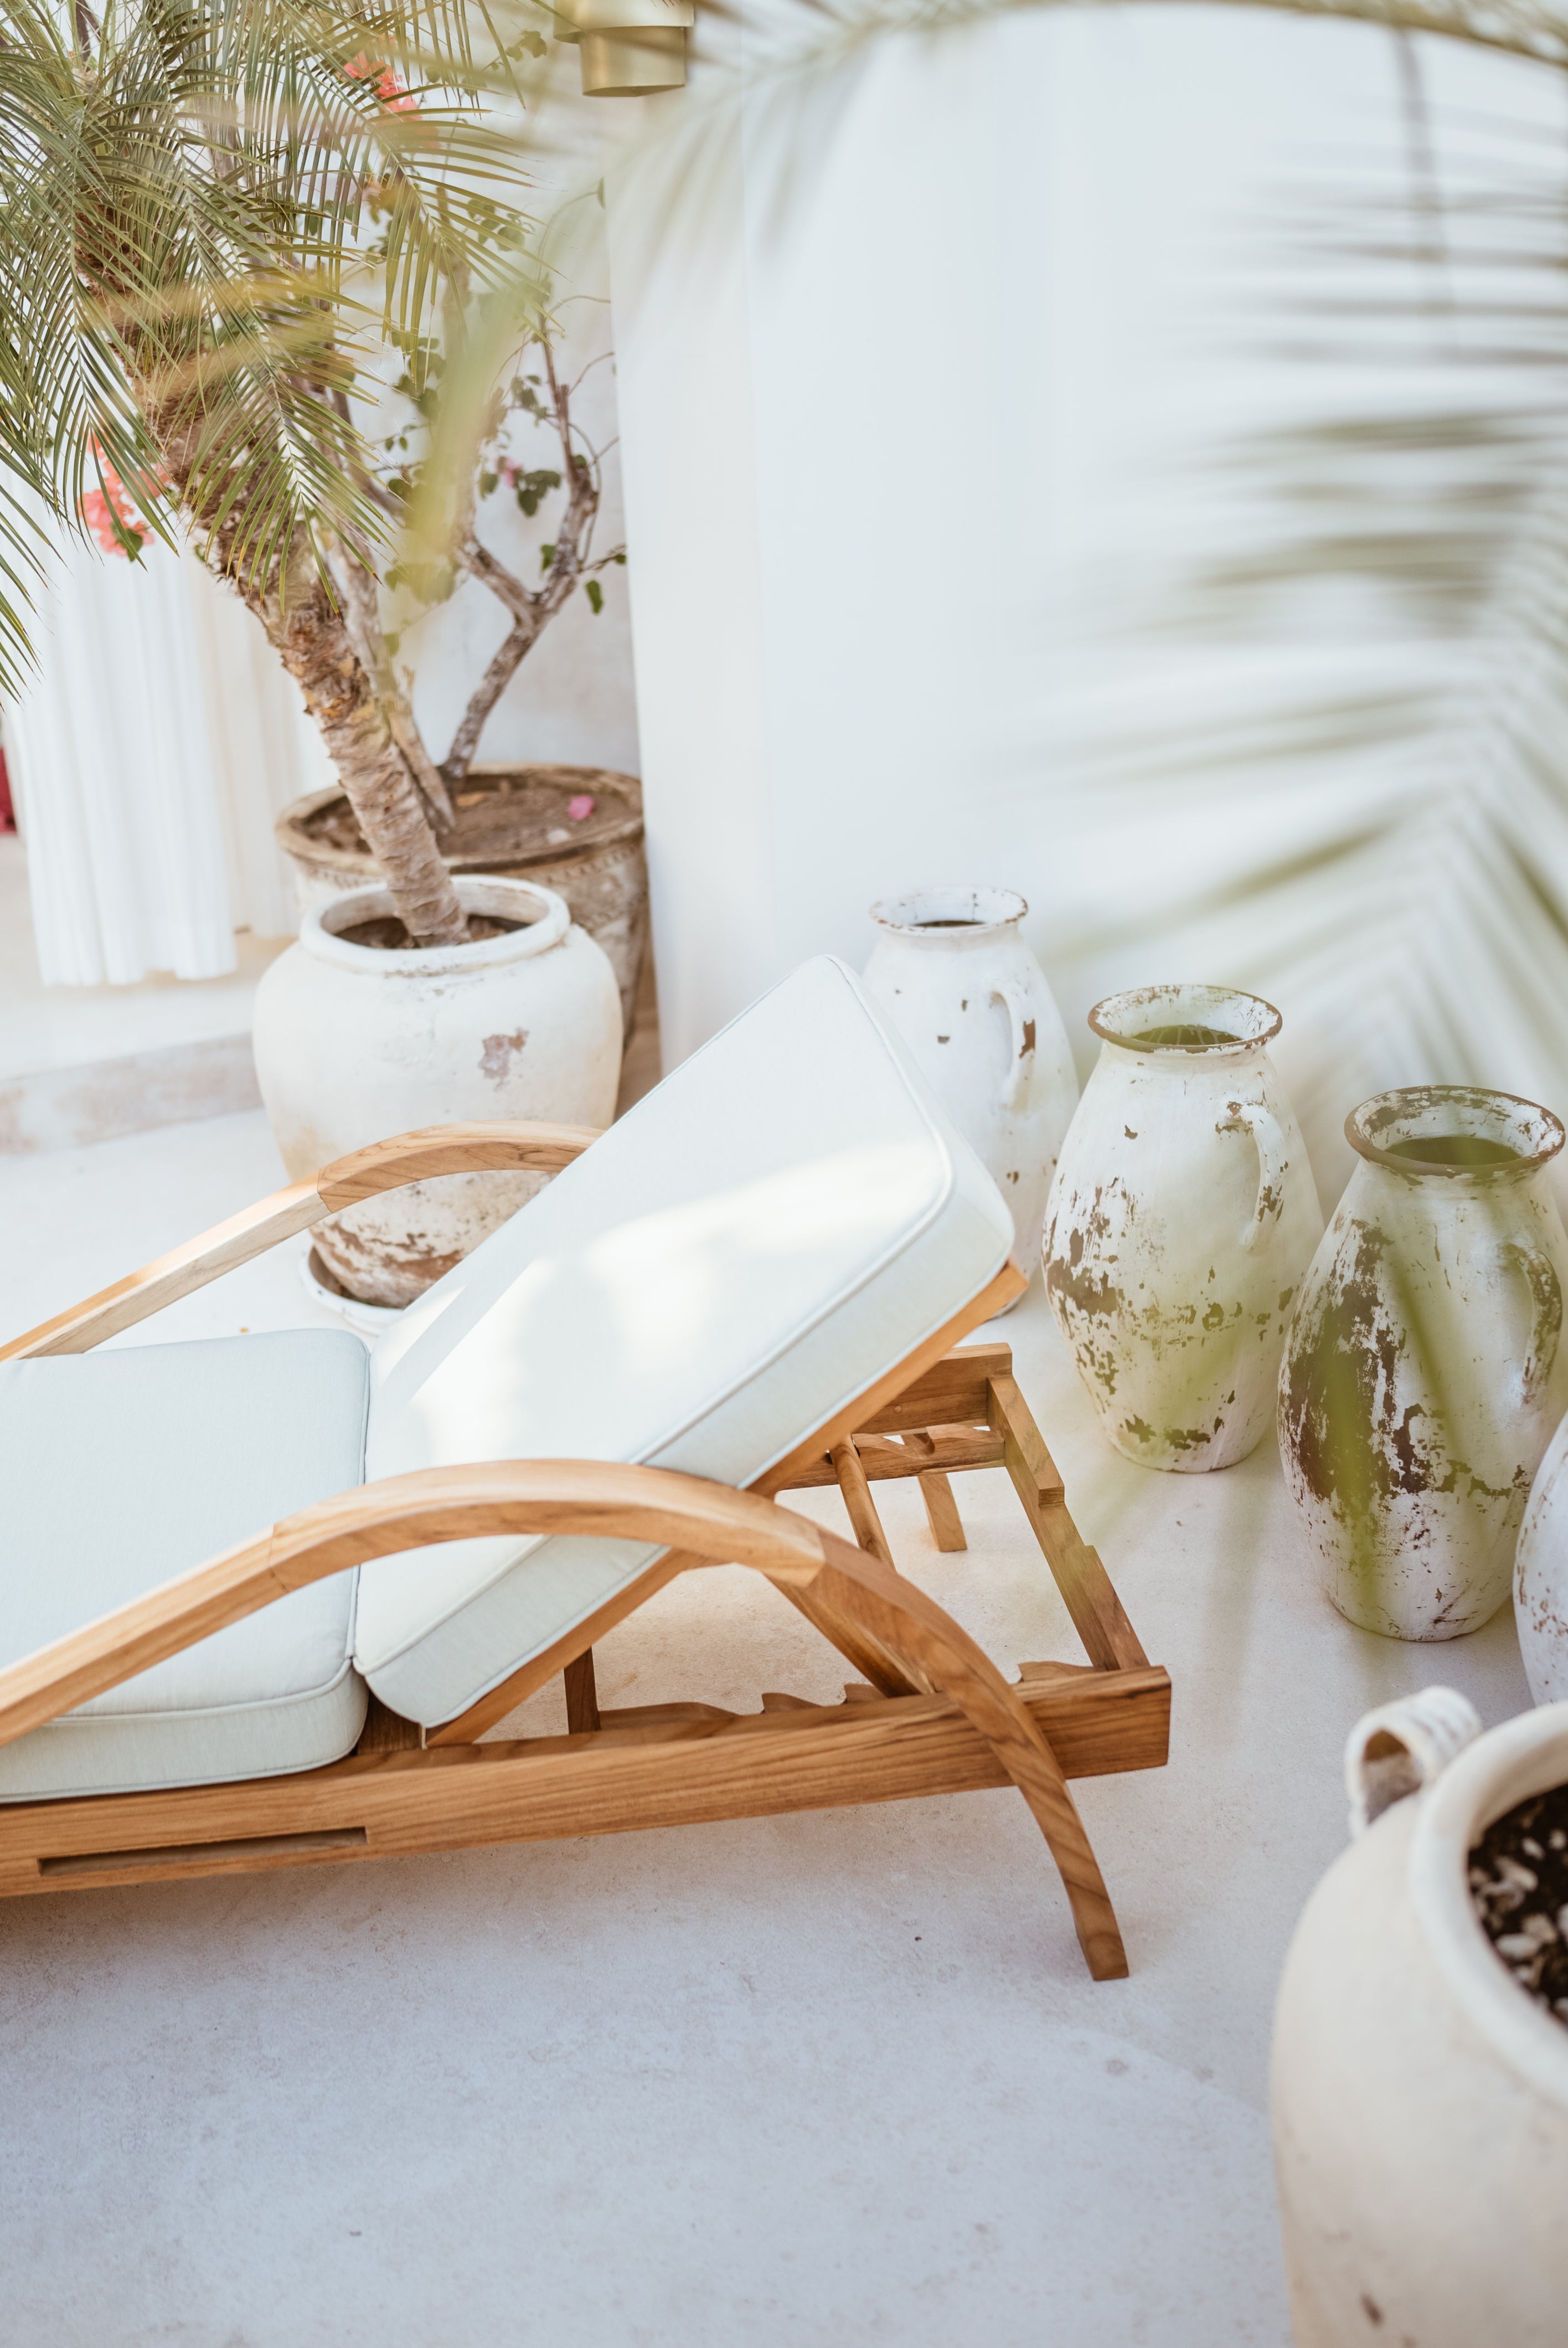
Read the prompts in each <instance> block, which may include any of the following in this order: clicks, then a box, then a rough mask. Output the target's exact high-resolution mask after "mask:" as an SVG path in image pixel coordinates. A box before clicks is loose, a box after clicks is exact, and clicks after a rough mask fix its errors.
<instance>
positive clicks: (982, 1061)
mask: <svg viewBox="0 0 1568 2348" xmlns="http://www.w3.org/2000/svg"><path fill="white" fill-rule="evenodd" d="M1028 911H1029V907H1028V905H1027V903H1026V902H1025V901H1024V900H1023V898H1021V897H1018V896H1015V895H1014V894H1013V892H1012V891H1011V890H1010V889H958V888H948V889H917V890H914V891H911V892H910V893H909V894H908V895H907V896H904V897H887V898H885V899H884V900H883V901H882V902H881V903H880V904H876V905H873V906H872V908H871V918H872V920H873V921H874V922H876V924H877V926H878V928H879V930H880V932H881V935H880V936H879V937H878V939H877V941H876V947H875V949H874V950H873V953H872V955H871V959H870V961H869V962H868V963H866V985H867V987H868V988H869V990H870V992H871V993H872V994H874V995H875V996H876V1000H877V1002H878V1003H879V1004H881V1005H882V1007H883V1009H884V1010H885V1011H886V1013H887V1015H888V1017H889V1018H890V1019H891V1020H892V1022H893V1025H894V1026H895V1027H897V1030H898V1033H899V1034H900V1035H902V1036H903V1038H904V1040H905V1042H906V1043H907V1045H908V1046H909V1049H910V1051H911V1053H912V1054H913V1055H914V1056H915V1058H916V1059H917V1061H918V1063H919V1065H920V1066H921V1068H922V1069H923V1070H924V1071H925V1073H926V1075H927V1077H928V1078H929V1079H930V1082H931V1086H932V1089H933V1090H934V1091H935V1093H936V1095H937V1097H938V1100H940V1102H941V1103H942V1106H943V1107H944V1108H945V1109H946V1110H947V1112H948V1116H949V1117H951V1118H952V1120H953V1123H954V1124H955V1125H956V1126H957V1127H958V1131H959V1132H960V1133H961V1134H962V1135H963V1137H964V1138H965V1140H966V1141H968V1144H969V1146H970V1148H972V1149H973V1150H974V1152H975V1154H976V1156H977V1157H978V1158H979V1159H980V1162H981V1164H982V1165H983V1166H984V1167H985V1169H986V1170H987V1172H988V1173H989V1175H990V1177H991V1179H992V1180H993V1181H994V1182H995V1184H996V1186H997V1188H998V1189H999V1191H1000V1192H1001V1194H1002V1197H1003V1198H1004V1199H1005V1200H1007V1202H1008V1206H1009V1209H1010V1210H1011V1213H1012V1220H1013V1230H1014V1231H1015V1232H1016V1234H1017V1254H1018V1260H1019V1262H1020V1264H1021V1265H1022V1266H1023V1268H1024V1270H1025V1272H1033V1270H1034V1267H1035V1263H1036V1262H1037V1261H1038V1259H1039V1255H1040V1225H1041V1223H1042V1222H1043V1220H1044V1219H1045V1200H1046V1193H1047V1192H1048V1191H1049V1189H1050V1179H1051V1176H1052V1175H1053V1174H1054V1173H1055V1171H1056V1161H1057V1156H1058V1153H1059V1152H1060V1150H1061V1144H1062V1140H1063V1138H1064V1136H1065V1135H1066V1132H1067V1128H1068V1126H1069V1125H1070V1124H1071V1120H1072V1112H1073V1110H1074V1108H1075V1107H1077V1104H1078V1078H1077V1076H1076V1074H1075V1073H1074V1070H1073V1066H1072V1054H1071V1051H1070V1050H1069V1049H1068V1043H1067V1030H1066V1029H1065V1027H1063V1025H1062V1024H1061V1012H1060V1011H1058V1009H1057V1007H1056V1001H1055V998H1054V996H1053V995H1052V994H1051V992H1050V986H1049V985H1048V984H1047V983H1046V976H1045V973H1044V972H1043V971H1042V970H1041V968H1040V964H1039V963H1038V962H1036V960H1035V958H1034V956H1033V954H1032V953H1030V950H1029V948H1028V946H1026V945H1025V943H1024V942H1023V940H1022V938H1021V937H1020V934H1019V927H1018V925H1019V923H1020V922H1021V921H1022V919H1023V917H1024V915H1025V914H1026V913H1027V912H1028Z"/></svg>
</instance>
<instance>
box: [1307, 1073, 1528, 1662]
mask: <svg viewBox="0 0 1568 2348" xmlns="http://www.w3.org/2000/svg"><path fill="white" fill-rule="evenodd" d="M1345 1131H1346V1133H1347V1135H1348V1138H1349V1140H1350V1143H1351V1145H1352V1147H1353V1148H1354V1149H1355V1150H1356V1153H1357V1157H1358V1160H1359V1162H1358V1165H1357V1168H1356V1171H1355V1173H1354V1174H1353V1175H1352V1176H1351V1178H1350V1181H1349V1183H1348V1186H1347V1188H1346V1191H1345V1195H1344V1197H1343V1198H1342V1199H1341V1200H1340V1201H1339V1204H1338V1207H1337V1209H1336V1210H1335V1215H1334V1220H1333V1221H1332V1223H1331V1224H1330V1225H1329V1227H1328V1231H1327V1234H1326V1236H1325V1238H1324V1241H1323V1245H1322V1247H1321V1248H1320V1249H1319V1250H1318V1252H1317V1259H1316V1261H1315V1262H1314V1263H1313V1266H1312V1269H1311V1271H1310V1272H1309V1273H1308V1274H1307V1280H1306V1282H1305V1283H1304V1285H1303V1288H1302V1292H1301V1300H1300V1303H1299V1304H1298V1305H1297V1307H1296V1316H1295V1319H1294V1321H1293V1322H1292V1323H1291V1330H1290V1337H1289V1341H1288V1343H1287V1344H1286V1352H1285V1360H1284V1363H1283V1365H1282V1366H1281V1370H1280V1381H1279V1444H1280V1450H1281V1452H1282V1454H1283V1456H1284V1460H1285V1474H1286V1484H1287V1485H1288V1487H1289V1489H1290V1494H1291V1498H1293V1500H1294V1501H1295V1503H1296V1513H1297V1515H1298V1517H1299V1519H1300V1520H1301V1523H1302V1525H1303V1528H1304V1529H1305V1531H1306V1534H1307V1540H1308V1543H1309V1544H1310V1547H1311V1549H1312V1550H1313V1553H1314V1555H1315V1558H1316V1560H1317V1570H1318V1575H1319V1579H1320V1581H1321V1582H1322V1586H1323V1588H1324V1590H1325V1591H1326V1593H1327V1596H1328V1597H1329V1598H1330V1599H1332V1601H1333V1602H1334V1604H1335V1605H1336V1606H1337V1608H1338V1609H1339V1612H1341V1613H1342V1614H1345V1615H1348V1618H1349V1620H1350V1621H1351V1622H1355V1623H1358V1624H1359V1626H1360V1627H1361V1629H1362V1630H1364V1631H1379V1632H1382V1633H1383V1635H1384V1636H1385V1637H1387V1638H1394V1639H1458V1638H1462V1637H1463V1636H1464V1635H1465V1633H1466V1632H1471V1631H1479V1630H1480V1628H1481V1624H1482V1623H1483V1622H1489V1621H1490V1620H1491V1616H1492V1615H1493V1614H1495V1613H1496V1612H1497V1610H1498V1608H1499V1607H1500V1606H1502V1605H1504V1604H1505V1603H1506V1602H1507V1599H1508V1592H1509V1584H1510V1580H1511V1577H1512V1572H1513V1568H1514V1550H1515V1545H1516V1542H1517V1540H1518V1536H1519V1530H1520V1520H1521V1519H1522V1516H1523V1514H1524V1506H1525V1500H1526V1498H1527V1496H1528V1494H1529V1491H1530V1486H1531V1479H1532V1477H1533V1476H1534V1474H1535V1471H1536V1469H1537V1468H1539V1466H1540V1465H1541V1460H1542V1454H1543V1453H1544V1452H1545V1450H1546V1447H1547V1445H1548V1444H1549V1443H1550V1441H1551V1439H1552V1436H1553V1431H1554V1429H1555V1428H1556V1426H1557V1424H1558V1421H1559V1420H1560V1419H1561V1418H1562V1416H1563V1411H1564V1410H1565V1409H1568V1354H1563V1353H1562V1352H1561V1350H1560V1347H1559V1343H1558V1340H1559V1337H1560V1335H1561V1332H1562V1324H1563V1285H1564V1282H1568V1238H1565V1237H1564V1234H1563V1223H1562V1220H1561V1218H1560V1217H1559V1215H1558V1212H1557V1208H1556V1205H1555V1203H1554V1201H1553V1197H1552V1193H1551V1191H1550V1189H1548V1187H1547V1181H1546V1173H1545V1169H1546V1168H1547V1166H1548V1165H1549V1163H1550V1162H1551V1160H1552V1159H1553V1157H1555V1155H1556V1153H1557V1152H1558V1150H1559V1149H1561V1148H1562V1147H1563V1127H1562V1126H1561V1125H1560V1124H1559V1122H1558V1120H1557V1118H1556V1117H1553V1114H1552V1112H1551V1110H1550V1109H1545V1108H1542V1107H1538V1106H1537V1105H1536V1104H1535V1103H1534V1102H1532V1101H1526V1100H1520V1099H1518V1098H1517V1097H1515V1096H1514V1095H1513V1094H1512V1093H1499V1092H1491V1091H1488V1090H1485V1089H1483V1088H1482V1087H1481V1086H1472V1085H1414V1086H1408V1087H1407V1088H1405V1089H1404V1090H1402V1091H1399V1092H1389V1093H1378V1094H1377V1095H1375V1096H1374V1097H1373V1098H1372V1099H1371V1100H1368V1101H1363V1102H1362V1104H1361V1106H1360V1107H1359V1108H1358V1109H1355V1110H1353V1111H1352V1113H1351V1115H1350V1116H1349V1117H1348V1118H1347V1119H1346V1124H1345Z"/></svg>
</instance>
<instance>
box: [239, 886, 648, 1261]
mask: <svg viewBox="0 0 1568 2348" xmlns="http://www.w3.org/2000/svg"><path fill="white" fill-rule="evenodd" d="M455 886H456V891H457V894H458V897H459V899H460V900H461V901H462V903H463V905H464V907H465V909H466V911H468V912H470V913H489V914H493V915H495V916H497V917H498V918H500V919H502V920H507V921H511V922H518V923H519V924H521V926H520V927H518V928H517V929H513V930H510V931H507V932H503V933H502V934H501V935H499V936H497V937H491V938H484V939H480V940H478V941H477V942H475V943H473V944H469V945H456V946H430V947H421V948H417V949H415V950H413V951H409V952H402V953H399V952H387V951H386V950H384V949H383V948H381V947H376V946H369V945H362V944H359V943H356V942H354V941H353V940H351V939H349V938H346V937H344V936H343V935H342V934H341V932H343V931H344V930H347V929H351V928H354V927H355V926H357V925H358V924H360V923H363V922H370V921H374V920H377V919H380V918H384V917H385V916H388V915H390V914H391V913H392V911H393V904H392V899H391V897H390V896H389V895H388V893H387V891H385V890H384V889H354V890H351V891H349V892H348V893H347V894H346V895H344V896H341V897H338V898H336V899H335V900H334V901H333V902H332V903H331V904H330V905H325V906H323V907H320V908H318V910H317V911H315V912H313V913H309V914H307V915H306V917H305V919H304V922H303V923H302V927H301V930H300V935H299V939H298V941H297V942H296V943H295V944H293V945H292V946H290V947H289V948H288V950H287V952H286V953H282V954H281V955H280V956H279V958H278V960H277V961H276V962H275V963H273V964H272V967H271V969H270V970H269V971H268V972H267V973H266V975H265V976H264V977H263V979H262V981H261V986H260V988H259V989H258V991H257V996H256V1012H255V1034H254V1040H255V1050H256V1074H257V1076H258V1078H259V1080H260V1083H261V1098H262V1100H263V1101H264V1102H265V1104H266V1108H267V1115H268V1117H269V1118H270V1119H271V1121H272V1131H273V1134H274V1136H275V1137H276V1139H277V1143H278V1148H280V1150H281V1151H282V1157H283V1162H284V1164H285V1165H286V1166H287V1168H288V1169H289V1172H290V1174H291V1175H292V1177H293V1178H294V1179H295V1180H299V1179H302V1177H304V1176H306V1175H309V1174H312V1173H313V1172H314V1171H315V1169H316V1168H317V1167H318V1166H322V1165H324V1164H325V1163H326V1162H327V1160H328V1159H333V1158H341V1157H342V1156H343V1155H344V1153H345V1152H346V1151H348V1150H351V1149H359V1148H364V1146H365V1144H366V1143H368V1142H372V1141H381V1140H384V1139H385V1138H387V1137H388V1136H389V1135H391V1134H395V1133H406V1132H409V1131H411V1130H412V1129H413V1128H415V1127H417V1126H427V1125H446V1124H451V1123H458V1122H462V1121H464V1120H474V1119H477V1120H488V1119H492V1118H497V1117H533V1118H539V1119H543V1120H546V1121H548V1122H551V1123H558V1124H564V1125H586V1126H596V1127H604V1126H607V1125H608V1124H609V1123H610V1119H611V1117H613V1116H614V1114H615V1096H616V1090H617V1086H618V1085H619V1082H620V994H619V991H618V989H617V986H616V983H615V973H614V972H613V970H612V969H611V968H610V963H609V961H608V959H607V958H606V956H605V955H604V954H603V953H601V952H600V948H599V947H598V946H597V945H595V943H594V942H593V940H592V939H591V938H590V937H589V936H588V935H587V934H586V933H585V932H583V931H581V930H579V929H578V928H576V927H575V926H574V925H573V923H572V921H571V916H570V914H569V911H568V910H567V907H566V905H565V903H564V901H562V900H561V899H560V898H559V897H558V896H556V895H555V894H554V892H553V891H550V890H548V889H540V888H538V887H535V886H534V885H533V884H532V883H531V882H528V881H524V880H499V879H486V878H479V877H472V878H470V877H467V876H460V877H458V878H457V879H456V882H455ZM546 1180H548V1176H545V1175H541V1174H447V1175H443V1176H440V1177H439V1178H438V1179H436V1180H433V1181H428V1182H415V1183H411V1184H410V1185H409V1186H408V1187H407V1188H406V1189H401V1190H392V1191H388V1192H387V1193H386V1195H385V1196H384V1198H380V1199H373V1200H367V1201H366V1202H365V1203H364V1205H363V1206H359V1207H352V1208H349V1209H348V1210H345V1211H344V1212H343V1214H341V1215H333V1216H331V1217H329V1218H328V1220H326V1221H325V1222H322V1223H317V1224H316V1225H315V1227H314V1230H313V1240H314V1242H315V1246H316V1250H317V1251H318V1253H319V1254H320V1255H321V1257H322V1259H323V1262H324V1263H325V1264H326V1266H327V1268H328V1270H329V1271H330V1272H332V1273H333V1275H334V1277H335V1278H336V1279H337V1280H338V1281H339V1282H341V1283H342V1285H343V1288H344V1289H345V1290H346V1291H347V1292H348V1293H349V1294H350V1295H351V1296H354V1297H358V1298H361V1299H363V1300H364V1302H365V1303H371V1304H380V1305H393V1306H396V1305H403V1304H408V1303H412V1302H413V1300H414V1298H415V1297H416V1296H418V1295H420V1294H422V1293H423V1292H424V1291H425V1289H426V1288H428V1287H429V1286H430V1284H431V1283H432V1282H433V1281H436V1280H438V1279H439V1278H440V1277H441V1275H442V1273H443V1272H447V1271H449V1270H450V1269H451V1267H452V1265H453V1264H455V1263H456V1262H458V1261H459V1259H460V1258H461V1257H463V1256H465V1255H466V1254H467V1253H468V1251H469V1250H470V1249H472V1248H475V1247H477V1245H478V1243H479V1241H481V1240H482V1239H485V1238H486V1237H487V1235H488V1234H489V1233H490V1232H491V1231H495V1230H496V1229H497V1227H498V1226H499V1225H500V1224H501V1223H503V1222H505V1221H506V1220H507V1217H508V1216H510V1215H513V1214H515V1213H516V1212H517V1210H518V1208H519V1207H520V1206H522V1205H523V1203H524V1202H525V1200H528V1199H529V1198H531V1197H532V1196H533V1195H534V1193H535V1191H537V1190H538V1189H540V1188H542V1186H543V1184H544V1183H545V1181H546Z"/></svg>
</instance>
